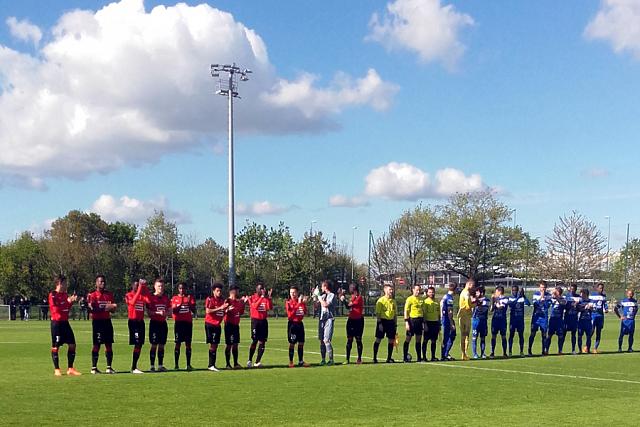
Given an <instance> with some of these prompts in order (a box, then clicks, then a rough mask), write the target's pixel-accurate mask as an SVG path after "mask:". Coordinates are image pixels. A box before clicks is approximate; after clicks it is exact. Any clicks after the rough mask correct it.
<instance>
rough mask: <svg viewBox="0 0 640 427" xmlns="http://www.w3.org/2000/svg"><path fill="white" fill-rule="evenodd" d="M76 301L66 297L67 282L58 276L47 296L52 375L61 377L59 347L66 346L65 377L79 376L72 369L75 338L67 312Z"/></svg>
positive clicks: (74, 355)
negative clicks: (49, 310)
mask: <svg viewBox="0 0 640 427" xmlns="http://www.w3.org/2000/svg"><path fill="white" fill-rule="evenodd" d="M77 299H78V297H77V296H76V295H75V294H74V295H71V296H69V295H67V281H66V279H65V277H64V276H62V275H60V276H58V277H56V280H55V290H53V291H51V293H50V294H49V300H48V303H49V307H50V309H51V359H52V360H53V368H54V375H55V376H57V377H59V376H62V372H61V371H60V356H59V354H58V352H59V350H60V347H61V346H63V345H65V344H67V346H68V347H67V375H74V376H76V375H81V374H80V372H78V371H76V370H75V368H74V367H73V363H74V361H75V359H76V338H75V336H74V335H73V329H71V325H70V324H69V310H70V309H71V306H72V305H73V303H74V302H75V301H76V300H77Z"/></svg>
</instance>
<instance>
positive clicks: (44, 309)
mask: <svg viewBox="0 0 640 427" xmlns="http://www.w3.org/2000/svg"><path fill="white" fill-rule="evenodd" d="M40 314H41V315H42V320H49V303H48V302H47V299H46V298H43V299H42V302H41V303H40Z"/></svg>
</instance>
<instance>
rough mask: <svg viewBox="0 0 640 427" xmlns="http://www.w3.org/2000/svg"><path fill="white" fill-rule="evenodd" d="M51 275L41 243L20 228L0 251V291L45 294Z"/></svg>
mask: <svg viewBox="0 0 640 427" xmlns="http://www.w3.org/2000/svg"><path fill="white" fill-rule="evenodd" d="M50 280H51V275H50V271H49V265H48V262H47V258H46V253H45V250H44V247H43V245H42V243H41V242H40V241H38V240H36V239H34V238H33V235H32V234H31V233H29V232H24V233H22V234H21V235H20V237H19V238H17V239H16V240H14V241H12V242H9V243H8V244H6V245H4V246H2V250H1V251H0V295H6V296H12V295H15V294H16V293H19V294H21V295H24V296H26V297H28V298H32V297H37V298H42V297H43V296H45V295H46V294H47V290H48V288H49V286H50Z"/></svg>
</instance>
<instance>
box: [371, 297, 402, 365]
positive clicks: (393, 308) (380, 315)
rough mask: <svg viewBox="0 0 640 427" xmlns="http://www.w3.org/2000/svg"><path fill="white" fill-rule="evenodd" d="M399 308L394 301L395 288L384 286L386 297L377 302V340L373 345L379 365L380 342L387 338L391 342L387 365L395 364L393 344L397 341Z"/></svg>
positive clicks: (388, 348)
mask: <svg viewBox="0 0 640 427" xmlns="http://www.w3.org/2000/svg"><path fill="white" fill-rule="evenodd" d="M397 316H398V307H397V305H396V301H395V300H394V299H393V288H392V287H391V285H384V295H383V296H381V297H380V298H378V301H377V302H376V318H377V325H376V340H375V342H374V343H373V363H378V349H379V348H380V341H382V338H384V337H385V336H386V337H387V339H388V340H389V344H388V346H387V363H394V362H395V361H394V360H393V359H392V358H391V355H392V354H393V343H394V341H395V339H396V331H397V326H398V325H397V323H398V317H397Z"/></svg>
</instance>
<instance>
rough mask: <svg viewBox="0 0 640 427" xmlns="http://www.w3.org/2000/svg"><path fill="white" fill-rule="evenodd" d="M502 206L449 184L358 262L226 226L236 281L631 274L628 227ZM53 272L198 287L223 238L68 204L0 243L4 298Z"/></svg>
mask: <svg viewBox="0 0 640 427" xmlns="http://www.w3.org/2000/svg"><path fill="white" fill-rule="evenodd" d="M513 215H514V210H513V209H510V208H509V206H507V205H506V204H505V203H503V202H502V201H500V200H498V199H497V198H496V197H495V195H494V194H492V193H491V192H490V191H485V192H474V193H462V194H456V195H454V196H452V197H451V198H449V199H448V200H447V201H446V202H445V203H442V204H439V205H423V204H419V205H417V206H415V207H414V208H412V209H409V210H407V211H405V212H404V213H403V214H402V215H401V216H400V217H399V218H397V219H394V220H392V221H391V223H390V225H389V228H388V230H387V231H386V232H384V233H383V234H382V235H380V236H378V237H377V239H375V242H374V244H373V247H372V252H371V257H370V258H371V259H370V265H369V266H367V265H363V264H358V263H356V262H354V260H352V258H351V256H350V255H349V253H348V251H347V250H346V248H344V247H336V246H335V244H330V243H329V241H328V239H327V238H326V237H325V236H324V235H323V233H322V232H321V231H318V232H316V233H311V232H308V233H305V234H304V236H303V237H302V238H300V239H297V240H296V239H295V238H294V237H293V236H292V235H291V232H290V230H289V228H288V227H287V226H286V225H285V224H284V223H282V222H281V223H280V224H278V226H276V227H267V226H265V225H262V224H257V223H255V222H250V221H247V222H246V224H245V225H244V228H242V230H241V231H240V232H239V233H238V234H237V235H236V270H237V275H238V277H237V282H238V284H239V285H240V286H241V287H242V288H244V289H243V291H246V292H248V291H250V290H251V288H252V287H253V286H254V284H255V283H256V281H258V280H262V281H265V282H266V283H267V284H268V286H270V287H273V288H274V290H275V292H276V295H277V294H283V295H284V294H285V293H286V291H287V286H289V285H290V284H297V285H300V286H302V287H305V288H306V287H308V286H312V284H316V283H318V282H319V281H320V280H321V279H323V278H331V279H333V280H335V281H337V282H340V283H346V282H348V281H350V280H351V277H352V276H353V277H354V278H355V280H359V279H360V280H362V279H361V278H364V277H368V276H370V277H371V278H372V279H373V280H372V282H374V281H381V280H384V279H389V278H395V277H398V276H400V277H403V278H405V279H407V282H408V284H414V283H419V282H420V280H421V279H424V274H425V272H429V271H438V270H439V271H449V272H454V273H459V274H461V275H463V276H464V277H468V278H472V279H475V280H476V281H479V282H482V281H483V280H487V279H491V278H495V277H504V276H513V277H518V278H522V279H527V278H528V279H530V280H534V279H557V280H561V281H564V282H567V283H569V282H576V281H582V280H585V279H586V280H589V279H590V280H606V281H607V282H609V283H610V286H612V287H623V286H626V285H628V284H636V283H638V281H639V280H640V240H639V239H632V240H631V241H630V242H629V243H628V244H627V245H625V247H623V248H622V249H621V250H620V251H617V252H616V254H615V256H614V254H613V253H607V251H606V250H605V246H606V239H605V238H604V237H603V236H602V234H601V233H600V231H599V230H598V228H597V227H596V225H595V224H594V223H592V222H591V221H589V220H588V219H587V218H586V217H584V216H583V215H581V214H580V213H578V212H571V213H569V214H565V215H563V216H561V217H559V218H558V221H557V222H556V224H555V226H554V228H553V230H551V232H550V233H549V235H548V236H546V237H532V236H531V235H530V234H529V233H528V232H526V231H525V230H524V229H523V228H522V227H521V226H520V225H517V224H515V223H514V221H513ZM352 268H353V269H354V271H353V272H352V271H351V269H352ZM368 268H370V270H368ZM369 273H370V274H369ZM55 274H64V275H65V276H67V278H68V279H67V280H68V283H69V288H70V289H71V290H72V291H75V292H77V293H78V294H83V293H85V292H87V291H88V290H89V289H91V288H92V287H93V279H94V277H95V276H96V275H97V274H104V275H105V276H106V277H107V279H108V281H109V286H110V287H111V289H112V290H114V291H115V292H116V294H118V296H121V295H122V294H124V293H125V292H126V290H127V289H128V287H129V284H130V282H131V281H132V280H134V279H135V278H139V277H145V278H153V277H156V276H162V277H164V278H165V279H166V280H167V282H168V283H169V284H171V283H175V284H177V283H178V282H185V283H186V284H187V286H189V288H190V289H191V290H192V292H194V293H196V294H198V295H200V296H202V295H204V294H206V293H208V291H209V289H210V285H211V283H212V282H214V281H220V282H223V283H226V282H227V279H228V278H227V275H228V257H227V248H226V247H224V246H222V245H220V244H219V243H217V242H216V241H215V240H214V239H211V238H207V239H205V240H204V241H201V242H198V241H196V239H195V238H193V237H191V236H184V235H182V234H181V233H180V232H179V230H178V227H177V226H176V224H175V223H174V222H172V221H170V220H168V219H167V218H166V216H165V215H164V213H163V212H161V211H159V212H156V213H155V214H154V215H152V216H151V217H150V218H148V220H147V221H146V223H145V224H144V225H143V226H141V227H138V226H136V225H133V224H128V223H123V222H112V223H109V222H107V221H105V220H104V219H102V218H101V217H100V216H99V215H97V214H95V213H86V212H81V211H77V210H74V211H70V212H69V213H68V214H67V215H65V216H64V217H61V218H58V219H57V220H55V221H54V222H53V223H52V224H51V227H50V229H49V230H47V231H45V232H44V233H43V234H42V235H38V236H36V235H34V234H32V233H30V232H24V233H22V234H21V235H20V236H18V237H16V239H14V240H11V241H8V242H4V243H3V244H0V296H2V297H3V298H4V299H5V300H6V299H7V298H10V297H13V296H15V295H21V296H24V297H28V298H38V299H39V298H42V297H43V296H45V295H46V294H47V292H48V290H49V288H50V286H51V278H52V277H53V275H55Z"/></svg>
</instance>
